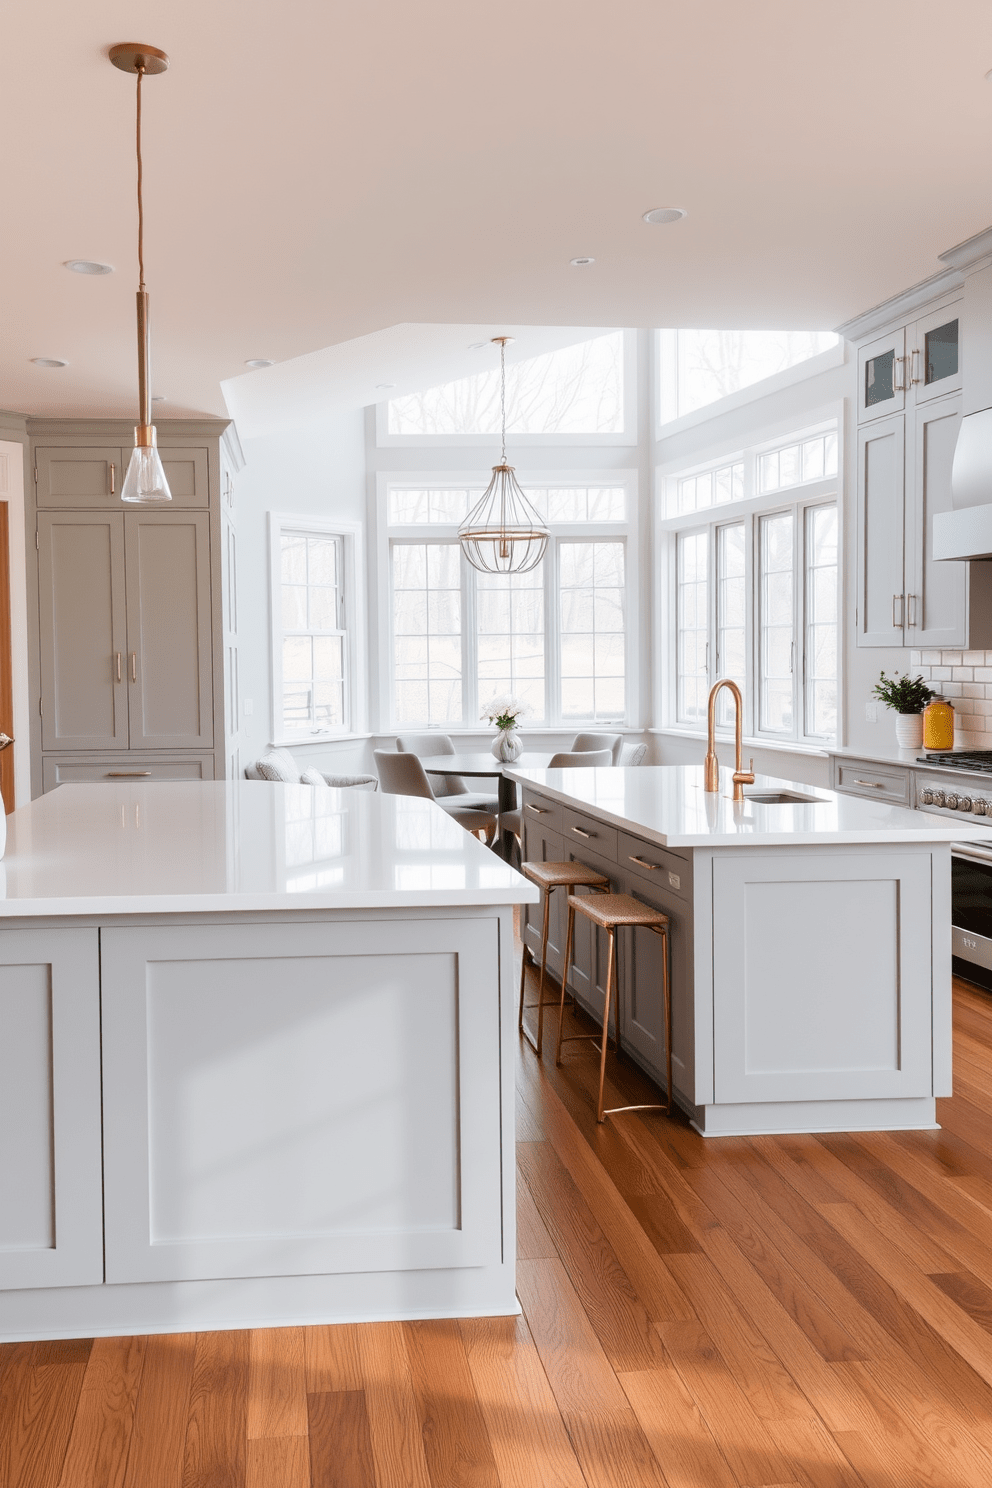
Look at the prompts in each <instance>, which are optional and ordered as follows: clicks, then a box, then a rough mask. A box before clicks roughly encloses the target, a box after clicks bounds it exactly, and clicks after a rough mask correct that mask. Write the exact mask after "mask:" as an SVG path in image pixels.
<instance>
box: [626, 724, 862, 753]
mask: <svg viewBox="0 0 992 1488" xmlns="http://www.w3.org/2000/svg"><path fill="white" fill-rule="evenodd" d="M648 733H649V734H659V735H662V736H667V737H668V738H670V739H698V740H700V741H701V742H702V743H703V744H705V743H706V737H707V736H706V730H705V729H687V728H651V729H648ZM716 742H717V743H718V744H732V743H733V742H734V731H733V729H729V730H728V729H717V732H716ZM742 742H743V745H744V748H745V749H770V750H772V751H773V752H775V753H779V754H808V755H812V756H814V757H815V758H816V759H829V758H830V751H831V749H832V748H833V746H832V745H830V744H828V743H826V742H825V741H824V742H823V743H822V744H800V743H798V742H797V741H796V740H795V739H763V738H762V739H756V738H754V736H753V735H746V736H745V738H744V739H743V741H742Z"/></svg>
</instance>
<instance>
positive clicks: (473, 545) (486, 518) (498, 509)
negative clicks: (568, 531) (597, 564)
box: [458, 336, 548, 573]
mask: <svg viewBox="0 0 992 1488" xmlns="http://www.w3.org/2000/svg"><path fill="white" fill-rule="evenodd" d="M512 340H513V337H512V336H494V337H493V345H494V346H498V347H499V411H500V425H501V428H502V431H503V444H502V449H503V453H502V455H501V456H500V462H499V464H498V465H494V466H493V478H492V480H491V481H490V482H489V484H488V486H487V487H486V489H485V491H484V492H483V494H482V496H481V498H480V499H479V501H477V502H476V504H475V506H473V508H472V510H471V511H470V512H469V514H468V516H467V517H466V518H465V520H464V522H463V523H462V525H461V526H460V527H459V529H458V539H459V541H460V543H461V545H462V551H463V552H464V554H465V557H466V558H467V559H468V561H469V563H471V565H472V567H473V568H477V569H479V571H480V572H481V573H529V572H530V570H531V569H532V568H536V567H537V565H538V564H539V563H540V561H541V559H542V558H543V557H544V551H545V549H546V548H547V546H548V529H547V527H545V525H544V523H543V522H542V521H541V518H540V517H539V516H538V514H537V512H536V511H535V510H534V508H533V506H532V505H531V503H530V502H529V501H528V500H527V497H526V496H525V495H524V493H523V491H521V489H520V487H519V486H518V485H517V480H516V476H515V475H514V473H513V466H512V465H508V464H507V463H506V344H507V342H508V341H512Z"/></svg>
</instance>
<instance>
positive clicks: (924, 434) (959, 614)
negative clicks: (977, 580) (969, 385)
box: [906, 397, 970, 646]
mask: <svg viewBox="0 0 992 1488" xmlns="http://www.w3.org/2000/svg"><path fill="white" fill-rule="evenodd" d="M960 425H961V399H960V397H955V398H945V399H942V400H940V401H935V402H930V403H924V404H923V406H922V407H920V408H917V409H916V412H915V430H914V434H915V438H914V443H913V460H912V467H911V469H912V473H911V476H910V477H909V478H908V479H907V483H906V486H907V489H906V590H907V593H906V644H907V645H909V646H967V645H968V633H967V632H968V624H967V615H968V607H967V596H968V578H969V574H968V570H969V567H970V565H969V564H967V563H950V562H941V563H936V562H934V559H933V519H934V517H935V516H936V515H937V514H938V513H940V512H946V511H950V510H951V509H952V506H951V466H952V464H953V462H954V446H955V444H956V443H957V437H958V429H959V428H960Z"/></svg>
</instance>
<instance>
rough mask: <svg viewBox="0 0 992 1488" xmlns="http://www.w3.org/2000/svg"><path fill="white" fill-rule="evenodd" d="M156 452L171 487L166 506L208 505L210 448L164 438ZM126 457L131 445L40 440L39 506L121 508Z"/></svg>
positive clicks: (37, 456) (37, 455)
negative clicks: (47, 443) (181, 444)
mask: <svg viewBox="0 0 992 1488" xmlns="http://www.w3.org/2000/svg"><path fill="white" fill-rule="evenodd" d="M159 455H160V456H161V458H162V465H163V468H164V469H165V478H166V480H167V481H168V482H169V489H170V490H171V492H172V501H171V502H170V503H169V506H168V507H167V508H166V510H172V509H175V508H176V507H177V506H202V507H207V506H209V504H210V464H209V459H208V451H207V450H205V449H182V448H179V447H175V448H172V447H170V446H169V445H167V444H164V445H162V446H161V447H160V448H159ZM130 458H131V451H130V450H129V449H121V448H119V447H116V448H115V447H114V446H111V445H104V446H99V447H92V446H89V447H87V446H80V445H75V446H73V445H69V446H67V447H58V446H44V445H42V446H39V447H38V448H37V449H36V450H35V464H34V468H35V489H36V491H37V502H38V506H39V507H41V508H42V509H44V508H46V507H48V508H53V507H54V508H58V507H64V508H72V509H78V508H79V507H95V508H97V509H101V508H102V509H106V510H119V508H120V500H121V486H122V484H123V482H124V475H125V472H126V470H127V465H128V461H129V460H130Z"/></svg>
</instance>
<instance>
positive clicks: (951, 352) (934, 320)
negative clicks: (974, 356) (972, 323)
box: [906, 303, 961, 403]
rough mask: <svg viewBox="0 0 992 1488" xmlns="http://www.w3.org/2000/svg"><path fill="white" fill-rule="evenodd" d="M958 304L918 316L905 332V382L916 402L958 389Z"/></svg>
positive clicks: (959, 375) (959, 356) (938, 396)
mask: <svg viewBox="0 0 992 1488" xmlns="http://www.w3.org/2000/svg"><path fill="white" fill-rule="evenodd" d="M959 310H960V303H958V304H954V305H945V306H944V307H943V309H941V310H932V311H931V312H930V314H929V315H925V316H922V317H921V318H920V319H919V320H918V321H917V322H916V324H915V325H912V326H910V327H909V329H908V330H907V333H906V356H907V366H908V368H909V385H910V387H911V388H912V390H913V394H914V396H915V398H916V402H917V403H925V402H927V401H928V400H929V399H931V398H943V397H945V396H946V395H947V394H948V393H958V392H960V391H961V337H960V321H959V319H958V313H959Z"/></svg>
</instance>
